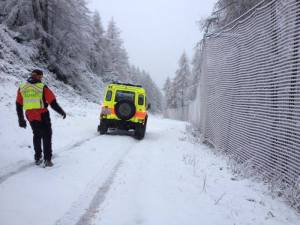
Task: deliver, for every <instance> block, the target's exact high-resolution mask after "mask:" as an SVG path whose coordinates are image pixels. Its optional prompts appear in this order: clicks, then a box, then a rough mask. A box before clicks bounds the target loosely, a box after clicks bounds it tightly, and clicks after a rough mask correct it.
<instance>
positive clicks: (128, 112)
mask: <svg viewBox="0 0 300 225" xmlns="http://www.w3.org/2000/svg"><path fill="white" fill-rule="evenodd" d="M115 112H116V115H117V117H118V118H119V119H121V120H129V119H131V118H132V117H133V116H134V115H135V112H136V108H135V105H134V103H133V102H132V101H129V100H121V101H119V102H118V103H117V104H116V105H115Z"/></svg>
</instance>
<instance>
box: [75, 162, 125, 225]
mask: <svg viewBox="0 0 300 225" xmlns="http://www.w3.org/2000/svg"><path fill="white" fill-rule="evenodd" d="M122 163H123V161H122V160H120V161H119V162H118V163H117V165H115V167H114V168H113V170H112V172H111V174H110V175H109V177H108V178H107V179H106V181H105V182H104V184H103V185H102V186H101V187H100V188H99V189H98V191H97V192H96V194H95V195H94V197H93V199H92V201H91V203H90V205H89V207H88V209H87V210H86V212H85V213H84V214H83V215H82V216H81V217H80V219H79V220H78V222H77V223H76V225H90V224H91V221H92V219H93V218H95V216H96V214H97V213H98V208H99V207H100V206H101V204H102V203H103V202H104V200H105V196H106V194H107V193H108V191H109V190H110V187H111V185H112V184H113V182H114V178H115V176H116V174H117V172H118V171H119V169H120V167H121V165H122Z"/></svg>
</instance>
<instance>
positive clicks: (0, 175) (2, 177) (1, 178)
mask: <svg viewBox="0 0 300 225" xmlns="http://www.w3.org/2000/svg"><path fill="white" fill-rule="evenodd" d="M96 137H98V135H93V136H91V137H88V138H86V139H83V140H80V141H78V142H75V143H73V144H71V145H68V146H66V147H64V148H62V150H60V151H59V152H60V153H64V152H68V151H71V150H73V149H75V148H78V147H80V146H81V145H83V144H85V143H86V142H89V141H90V140H92V139H94V138H96ZM57 157H60V154H54V155H53V158H57ZM22 161H23V160H22ZM22 161H21V162H22ZM15 164H17V163H15ZM34 166H36V165H35V163H33V162H30V163H24V164H23V165H22V166H18V168H16V169H14V170H11V171H4V172H3V171H0V184H2V183H3V182H5V181H6V180H7V179H9V178H11V177H13V176H15V175H18V174H20V173H22V172H25V171H26V170H28V169H30V168H32V167H34ZM8 167H12V166H8Z"/></svg>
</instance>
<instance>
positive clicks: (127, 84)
mask: <svg viewBox="0 0 300 225" xmlns="http://www.w3.org/2000/svg"><path fill="white" fill-rule="evenodd" d="M111 84H119V85H126V86H131V87H140V88H141V87H143V86H142V85H139V84H130V83H120V82H112V83H111Z"/></svg>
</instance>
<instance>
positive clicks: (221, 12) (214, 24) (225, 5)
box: [201, 0, 270, 31]
mask: <svg viewBox="0 0 300 225" xmlns="http://www.w3.org/2000/svg"><path fill="white" fill-rule="evenodd" d="M268 1H270V0H268ZM259 2H261V0H218V1H217V2H216V4H215V6H214V11H213V13H212V14H211V16H209V17H208V18H206V19H204V20H203V21H201V27H202V29H204V30H206V31H214V30H217V29H220V28H222V27H224V26H225V25H227V24H228V23H230V22H232V21H233V20H235V19H236V18H238V17H239V16H241V15H243V14H244V13H245V12H247V11H248V10H249V9H251V8H252V7H254V6H255V5H256V4H258V3H259Z"/></svg>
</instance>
